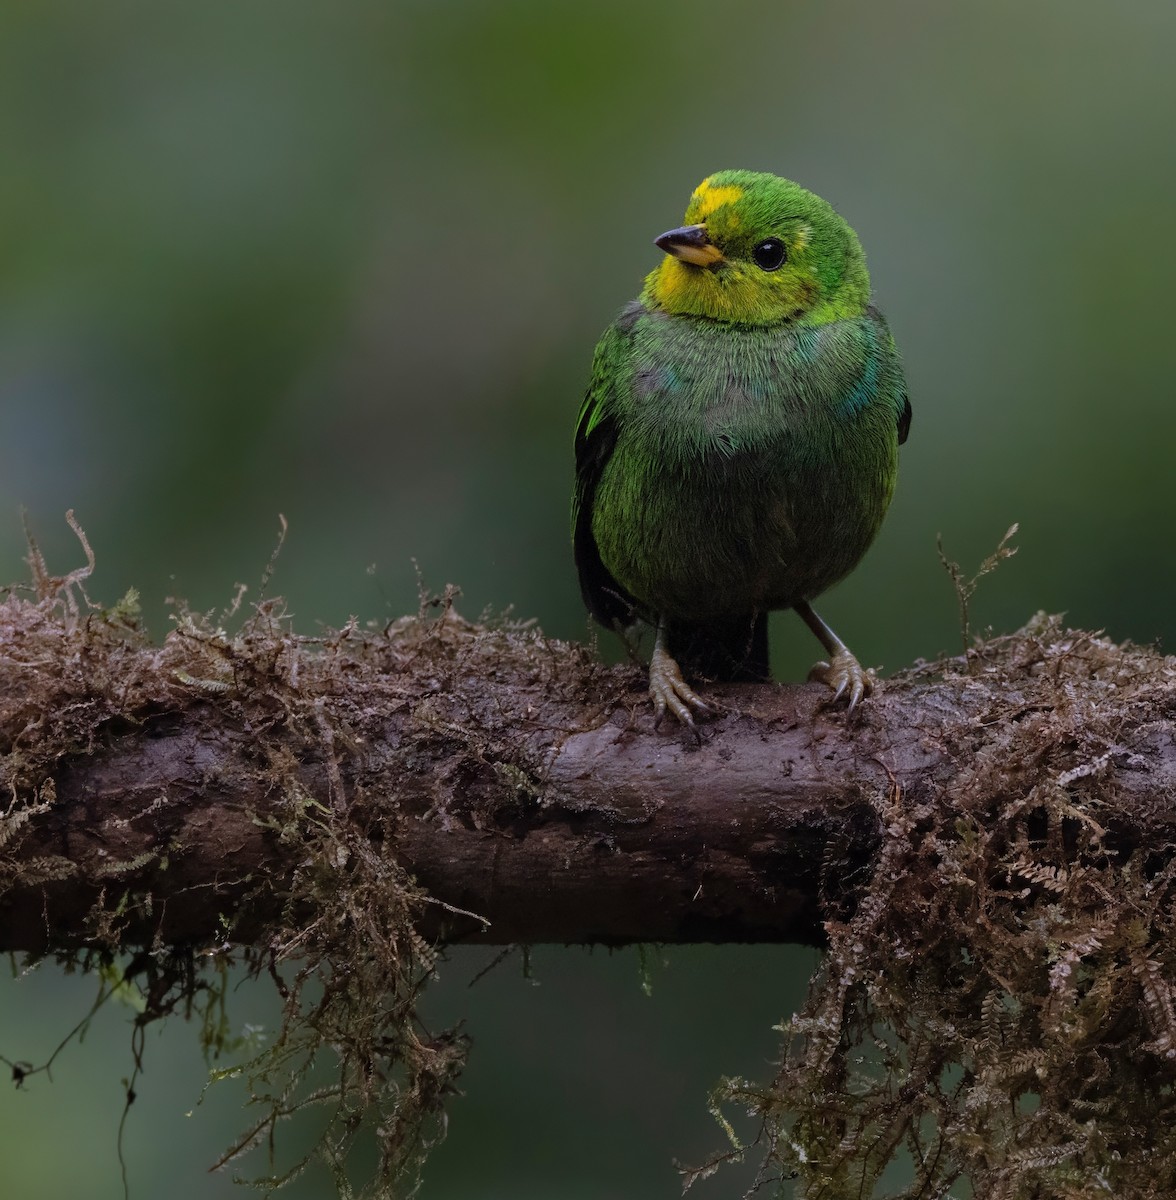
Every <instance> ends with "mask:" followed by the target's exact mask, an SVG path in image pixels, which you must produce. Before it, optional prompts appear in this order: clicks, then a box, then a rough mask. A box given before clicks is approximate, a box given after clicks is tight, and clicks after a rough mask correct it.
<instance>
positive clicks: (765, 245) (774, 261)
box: [751, 238, 788, 271]
mask: <svg viewBox="0 0 1176 1200" xmlns="http://www.w3.org/2000/svg"><path fill="white" fill-rule="evenodd" d="M751 257H752V258H754V259H755V265H756V266H757V267H760V268H761V269H762V270H764V271H774V270H775V269H776V268H777V267H782V266H783V265H784V260H785V259H786V258H787V257H788V248H787V247H786V246H785V245H784V243H783V242H782V241H780V239H779V238H768V239H767V241H763V242H760V244H759V245H758V246H756V248H755V249H754V250H753V251H752V252H751Z"/></svg>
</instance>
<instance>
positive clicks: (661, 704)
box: [649, 646, 710, 729]
mask: <svg viewBox="0 0 1176 1200" xmlns="http://www.w3.org/2000/svg"><path fill="white" fill-rule="evenodd" d="M649 695H650V698H651V699H652V700H653V711H654V715H655V718H656V719H655V721H654V724H655V725H660V724H661V719H662V717H664V716H665V715H666V709H667V708H668V709H669V710H670V712H672V713H673V714H674V716H675V717H677V718H678V720H679V721H681V722H682V724H683V725H686V726H688V727H689V728H690V729H693V728H694V713H698V714H699V715H700V716H701V715H703V714H706V713H709V712H710V709H709V708H708V707H707V705H706V704H705V702H704V701H703V699H702V697H701V696H699V695H698V694H697V693H696V692H695V691H694V689H693V688H691V687H690V685H689V684H688V683H687V682H686V680H685V679H683V678H682V669H681V668H680V667H679V666H678V664H677V663H676V662H675V661H674V659H673V658H672V657H671V656H670V655H669V654H667V653H666V651H665V650H663V649H662V648H661V646H654V648H653V656H652V657H651V658H650V660H649ZM691 709H693V710H694V712H691Z"/></svg>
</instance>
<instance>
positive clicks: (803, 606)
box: [792, 600, 874, 712]
mask: <svg viewBox="0 0 1176 1200" xmlns="http://www.w3.org/2000/svg"><path fill="white" fill-rule="evenodd" d="M792 607H793V608H795V609H796V611H797V612H798V613H800V615H801V618H802V619H803V621H804V623H805V624H806V625H807V626H808V627H809V628H810V629H811V630H812V631H813V633H815V634H816V635H817V639H818V640H819V641H820V643H821V645H822V646H824V647H825V651H826V653H827V654H828V655H829V661H828V662H819V663H817V664H816V665H815V666H814V667H813V669H812V670H811V671H810V672H809V679H811V680H816V681H818V682H820V683H824V684H827V685H828V686H829V687H831V688H832V689H833V700H832V703H833V704H836V703H837V701H838V700H840V699H841V697H842V696H844V695H846V694H847V693H848V695H849V711H850V712H852V711H853V710H854V708H855V707H856V706H857V703H858V701H859V700H861V698H862V697H863V696H868V695H869V694H870V693H871V692H872V691H873V690H874V672H873V671H867V670H864V669H863V667H862V665H861V663H859V662H858V660H857V659H856V658H854V656H853V652H852V651H851V650H850V648H849V647H848V646H847V645H846V644H845V643H844V642H843V641H842V640H841V639H840V638H839V637H838V636H837V634H835V633H834V632H833V630H832V629H830V628H829V626H828V625H826V624H825V622H824V621H822V620H821V618H820V617H818V616H817V614H816V613H815V612H814V611H813V607H812V605H811V604H809V603H808V601H807V600H801V601H800V602H799V603H797V604H794V605H793V606H792Z"/></svg>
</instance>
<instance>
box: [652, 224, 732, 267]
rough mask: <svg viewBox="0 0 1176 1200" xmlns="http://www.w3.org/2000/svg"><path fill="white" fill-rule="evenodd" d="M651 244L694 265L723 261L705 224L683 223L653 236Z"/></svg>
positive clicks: (721, 253)
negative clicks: (678, 227)
mask: <svg viewBox="0 0 1176 1200" xmlns="http://www.w3.org/2000/svg"><path fill="white" fill-rule="evenodd" d="M653 244H654V245H655V246H657V248H658V249H659V250H664V251H665V252H666V253H667V254H672V255H673V256H674V257H675V258H680V259H681V260H682V261H683V262H688V263H692V264H693V265H694V266H696V267H713V266H715V264H716V263H721V262H723V261H724V260H723V252H722V251H721V250H720V249H719V248H718V246H716V245H715V244H714V242H712V241H711V240H710V238H709V237H707V234H706V226H705V225H683V226H682V228H681V229H671V230H670V231H669V232H668V233H663V234H662V235H661V237H659V238H654V239H653Z"/></svg>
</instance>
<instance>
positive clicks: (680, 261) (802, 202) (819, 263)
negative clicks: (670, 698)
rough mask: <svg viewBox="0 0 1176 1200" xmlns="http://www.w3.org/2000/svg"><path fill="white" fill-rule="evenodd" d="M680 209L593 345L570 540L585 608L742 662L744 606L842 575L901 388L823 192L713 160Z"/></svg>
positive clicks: (902, 404) (761, 639) (747, 612)
mask: <svg viewBox="0 0 1176 1200" xmlns="http://www.w3.org/2000/svg"><path fill="white" fill-rule="evenodd" d="M692 214H693V215H694V216H695V222H693V223H691V224H689V225H688V226H686V227H684V228H683V229H681V230H675V231H671V233H670V234H666V235H663V238H662V239H659V245H663V247H664V248H666V249H667V250H668V252H669V253H670V254H671V255H673V256H674V257H671V258H668V259H667V260H666V262H665V264H663V266H662V267H659V268H658V270H656V271H655V272H654V273H653V274H652V275H651V276H650V277H649V280H648V281H647V284H646V288H645V291H644V293H643V295H642V298H641V300H639V301H635V302H633V303H631V304H630V305H629V306H627V307H626V308H625V310H624V311H623V312H622V313H621V315H620V317H619V318H618V319H617V321H616V322H615V323H614V324H613V325H612V326H611V327H610V328H609V329H608V330H607V331H606V332H605V334H604V336H603V337H602V338H601V341H600V343H599V345H598V346H597V349H596V356H595V361H594V363H593V370H592V382H591V386H590V388H589V391H588V396H587V399H586V400H585V403H584V407H583V410H582V412H581V418H580V425H579V429H578V431H577V437H576V465H577V478H576V491H575V497H574V502H573V513H574V517H573V524H574V539H575V547H576V558H577V564H578V567H579V571H580V581H581V587H582V590H583V593H584V598H585V601H586V603H587V605H588V607H589V609H590V610H591V611H592V612H593V614H594V615H595V616H596V617H597V618H598V619H600V620H601V621H602V622H604V623H605V624H607V625H611V626H621V625H625V624H628V623H629V622H631V621H632V620H634V619H636V618H642V619H644V620H647V621H649V622H651V623H653V624H655V625H658V624H660V625H661V626H662V628H663V629H664V630H665V632H666V641H667V645H666V650H667V651H668V654H669V655H671V656H673V657H675V658H677V659H678V661H679V662H680V663H681V665H682V667H683V668H684V669H685V670H686V672H687V673H688V674H689V673H693V674H703V675H708V676H710V677H712V678H740V677H758V676H763V675H766V670H767V663H766V637H765V635H764V634H763V632H762V626H763V615H764V614H766V613H767V612H768V611H769V610H772V609H778V608H789V607H793V606H797V605H803V604H805V602H807V601H809V600H811V599H813V598H814V597H815V596H817V595H819V594H820V593H821V592H823V591H824V590H825V589H826V588H828V587H830V586H831V585H832V584H834V583H836V582H837V581H838V580H840V579H842V578H844V577H845V576H846V575H847V574H848V573H849V572H850V571H851V570H852V569H853V568H854V566H856V564H857V563H858V561H859V560H860V559H861V557H862V555H863V554H864V553H865V551H866V549H867V548H868V547H869V545H870V543H871V542H872V541H873V539H874V537H875V535H876V534H877V532H878V529H879V527H880V525H881V522H882V518H883V516H884V514H885V512H886V508H887V505H888V504H889V502H890V497H891V494H892V492H893V490H894V482H895V476H896V471H897V461H898V446H899V443H900V441H901V440H904V439H905V436H906V429H907V426H908V424H909V420H910V407H909V404H908V403H907V398H906V389H905V384H904V381H903V375H902V370H901V366H900V364H899V359H898V355H897V352H896V350H895V348H894V342H893V339H892V338H891V336H890V333H889V330H888V329H887V327H886V323H885V321H884V320H883V318H882V316H881V314H880V313H878V312H877V310H875V309H873V308H871V307H869V306H868V290H869V284H868V277H867V276H866V273H865V264H864V259H863V258H862V256H861V250H860V247H859V246H858V243H857V238H856V237H855V236H854V234H853V232H852V230H850V229H849V226H848V225H846V224H845V222H844V221H842V220H841V218H840V217H839V216H838V215H837V214H836V213H835V212H834V211H833V209H832V208H831V207H830V206H829V205H827V204H826V203H825V202H824V201H823V200H820V199H819V198H818V197H816V196H813V195H812V193H809V192H806V191H804V190H803V189H801V188H799V187H797V185H795V184H791V183H789V182H788V181H786V180H780V179H777V178H776V177H774V176H770V175H755V174H752V173H750V172H724V173H722V174H720V175H717V176H712V177H711V178H710V179H708V180H707V181H706V182H705V183H704V184H703V185H702V187H700V188H699V190H698V192H696V193H695V196H694V200H693V201H692V204H691V208H690V210H688V212H687V220H688V221H690V219H691V216H692ZM700 215H701V216H703V220H701V221H700V220H698V219H697V218H698V217H699V216H700ZM775 243H779V245H780V246H782V247H783V250H782V251H781V250H779V249H778V248H777V246H776V245H775ZM764 246H767V247H768V249H767V250H766V251H765V250H764V249H763V247H764ZM757 247H758V248H759V249H757ZM778 254H782V255H783V259H784V261H783V262H782V263H780V264H779V265H778V266H772V267H770V268H769V269H764V267H762V266H760V265H758V262H757V259H763V260H764V261H766V262H769V263H770V262H772V261H773V260H774V258H775V257H776V256H777V255H778ZM682 256H685V258H683V257H682ZM694 259H699V260H702V261H700V262H698V263H696V262H695V261H693V260H694ZM725 277H726V278H725ZM700 307H701V308H703V309H706V308H708V307H709V309H710V311H711V312H715V313H717V314H719V315H712V316H707V315H703V313H702V312H700V311H698V310H699V309H700ZM730 316H734V317H737V318H738V319H729V317H730ZM806 619H808V618H807V617H806ZM818 620H819V619H818ZM810 623H811V622H810ZM830 634H831V631H830ZM818 636H820V634H819V633H818ZM831 636H832V635H831ZM822 640H824V638H823V639H822ZM834 640H836V639H835V638H834ZM837 645H838V646H840V643H837ZM827 648H829V649H830V652H831V653H833V652H834V648H833V647H832V646H828V645H827ZM841 649H844V647H841ZM846 654H848V651H846ZM849 657H850V659H851V660H852V656H849ZM761 660H762V661H761ZM854 665H855V666H856V663H854ZM859 671H860V668H859ZM687 690H689V689H687ZM865 690H868V687H866V688H865ZM656 699H657V695H656V692H655V700H656ZM659 707H660V706H659ZM671 707H673V704H672V703H671ZM675 711H677V709H675ZM679 715H681V714H679Z"/></svg>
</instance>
